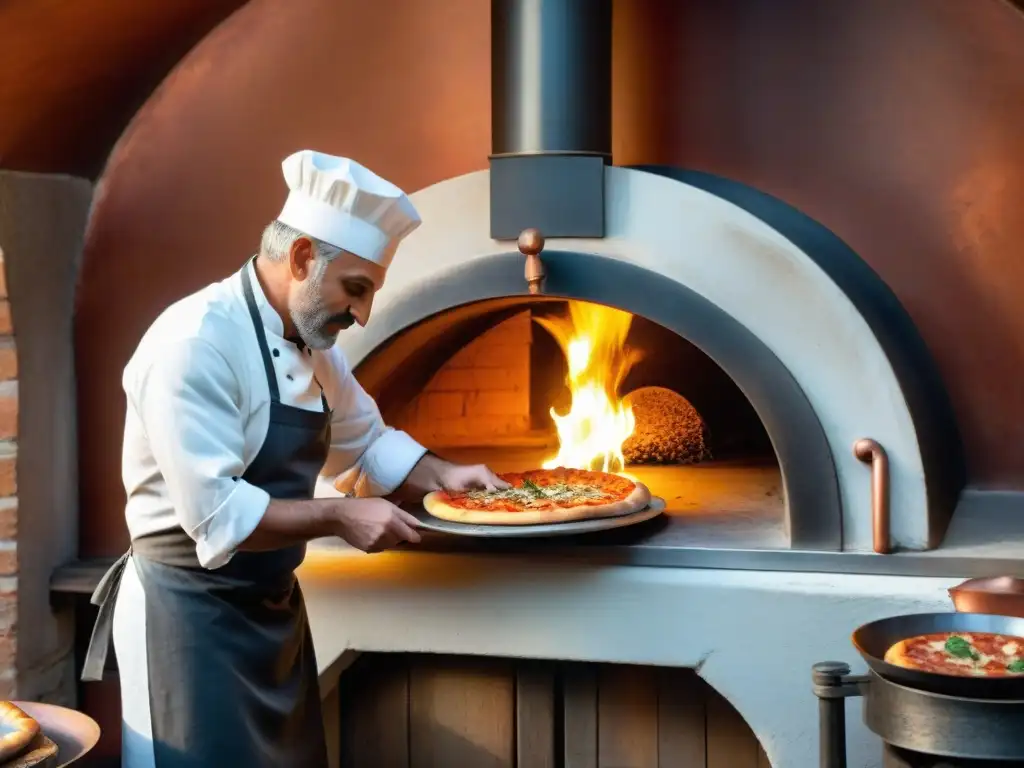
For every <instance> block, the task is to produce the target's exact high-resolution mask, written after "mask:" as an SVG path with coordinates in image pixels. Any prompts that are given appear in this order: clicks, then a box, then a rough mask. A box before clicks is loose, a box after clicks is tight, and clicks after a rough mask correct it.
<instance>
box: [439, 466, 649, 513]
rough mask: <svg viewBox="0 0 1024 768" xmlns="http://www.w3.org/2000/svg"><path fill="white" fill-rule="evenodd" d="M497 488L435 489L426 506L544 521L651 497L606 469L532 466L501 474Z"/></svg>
mask: <svg viewBox="0 0 1024 768" xmlns="http://www.w3.org/2000/svg"><path fill="white" fill-rule="evenodd" d="M498 476H499V477H500V478H501V479H502V480H504V481H505V482H506V483H508V484H509V485H511V486H512V487H511V488H507V489H504V490H499V491H484V490H474V491H461V492H453V491H443V490H442V491H434V492H433V493H428V494H427V496H426V497H425V498H424V499H423V506H424V508H425V509H426V510H427V512H429V513H430V514H431V515H433V516H434V517H437V518H440V519H441V520H450V521H452V522H456V523H468V524H471V525H544V524H546V523H565V522H569V521H573V520H589V519H592V518H598V517H617V516H619V515H628V514H630V513H633V512H639V511H640V510H641V509H643V508H644V507H646V506H647V505H648V504H650V502H651V492H650V491H649V490H647V486H645V485H643V484H642V483H636V482H633V481H632V480H629V479H627V478H625V477H619V476H618V475H613V474H610V473H608V472H593V471H590V470H583V469H564V468H562V467H559V468H558V469H534V470H531V471H529V472H510V473H504V474H499V475H498Z"/></svg>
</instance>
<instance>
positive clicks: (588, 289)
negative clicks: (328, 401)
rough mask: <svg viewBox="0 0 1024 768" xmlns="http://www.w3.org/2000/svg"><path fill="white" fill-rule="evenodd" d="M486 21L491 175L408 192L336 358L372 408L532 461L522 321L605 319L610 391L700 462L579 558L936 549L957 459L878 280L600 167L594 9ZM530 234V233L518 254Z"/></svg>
mask: <svg viewBox="0 0 1024 768" xmlns="http://www.w3.org/2000/svg"><path fill="white" fill-rule="evenodd" d="M492 26H493V34H492V37H493V40H492V57H493V62H492V67H493V74H492V83H493V87H492V90H493V98H492V111H493V115H492V126H493V128H492V130H493V154H492V157H491V169H490V171H488V172H479V173H472V174H468V175H466V176H463V177H460V178H456V179H450V180H448V181H445V182H442V183H440V184H437V185H435V186H433V187H430V188H428V189H426V190H423V191H421V192H419V193H417V194H416V195H415V196H414V198H415V203H416V205H417V207H418V209H419V210H420V211H421V214H422V217H423V220H424V224H423V226H421V227H420V228H419V229H418V230H417V231H416V232H415V233H413V235H412V236H411V237H410V238H408V240H407V241H406V242H405V243H404V244H403V246H402V248H401V250H400V253H399V256H400V258H401V259H402V264H403V268H402V269H401V270H399V271H396V272H395V274H393V275H392V276H390V278H389V280H388V283H387V284H386V285H385V287H384V289H383V290H382V291H381V292H380V294H379V295H378V297H377V298H376V300H375V305H374V320H373V323H371V324H370V325H369V326H368V327H367V328H366V329H360V330H358V331H353V332H350V333H346V334H345V336H344V338H342V340H341V342H340V343H341V344H342V346H343V348H344V349H345V352H346V353H347V355H348V358H349V360H350V362H351V364H352V365H353V366H356V371H357V376H358V377H359V379H360V381H361V382H362V383H363V385H364V386H365V387H366V389H367V390H368V391H369V392H370V393H371V394H372V395H374V396H375V397H376V398H377V400H378V403H379V404H380V405H381V408H382V411H383V412H384V414H385V415H386V416H388V417H389V418H390V420H391V421H392V422H397V423H398V425H400V426H403V427H406V428H408V429H409V431H411V432H412V433H413V434H414V435H416V436H417V437H420V438H421V439H422V440H423V442H424V443H425V444H427V445H428V446H429V447H431V448H433V449H436V450H438V451H439V452H440V453H442V454H447V455H449V456H452V457H453V458H459V459H463V460H465V459H467V458H468V459H472V460H479V461H487V462H489V463H491V464H494V465H495V466H496V467H497V468H498V469H499V470H500V469H510V470H511V469H525V468H530V467H531V466H536V464H537V462H538V460H539V459H540V458H541V457H542V456H543V455H544V453H545V452H546V451H548V452H550V449H551V447H552V446H551V440H550V430H548V434H547V435H545V434H544V428H545V426H548V427H549V426H550V419H549V418H547V419H546V417H545V411H546V409H547V408H548V407H549V406H550V405H551V403H552V401H553V400H554V397H553V395H552V393H553V392H555V391H557V383H558V373H557V370H558V369H557V366H552V365H550V364H546V363H548V362H550V359H551V358H558V357H559V356H560V352H559V351H558V350H557V348H552V345H551V344H550V341H547V342H546V341H545V340H546V335H545V334H544V332H543V331H540V330H539V328H540V327H539V326H537V325H536V324H535V323H531V322H530V319H531V318H533V319H536V317H537V315H539V314H543V313H545V312H557V311H559V310H558V305H559V304H563V305H564V303H565V302H566V301H575V302H581V301H582V302H591V303H596V304H601V305H606V306H609V307H615V308H617V309H619V310H624V311H626V312H628V313H631V314H632V315H633V317H634V320H633V327H632V329H631V336H630V337H629V339H628V343H629V344H631V345H632V346H634V347H637V348H639V349H641V350H642V351H643V353H644V358H643V361H642V362H641V364H639V365H638V366H637V367H636V368H634V370H633V371H632V372H631V373H632V375H633V378H632V380H631V379H630V378H628V377H627V379H626V380H625V381H624V382H622V388H623V389H624V390H627V391H628V390H629V389H631V388H635V387H639V386H650V385H654V386H661V387H665V388H667V389H669V390H673V391H675V392H677V393H678V394H680V395H682V396H684V397H686V398H687V399H688V400H689V401H690V402H691V403H693V404H694V405H695V406H696V408H697V410H698V411H699V412H700V413H701V415H702V416H703V417H704V419H705V420H706V421H707V423H708V426H709V428H710V448H711V455H712V460H711V461H705V462H700V463H698V464H695V465H693V466H688V467H684V468H679V467H673V468H668V467H659V468H657V469H650V468H636V467H634V468H632V469H631V470H630V471H631V472H632V473H633V474H635V475H637V476H638V477H640V478H641V479H643V480H645V481H649V484H650V485H651V487H652V489H653V491H654V493H655V494H657V495H661V496H664V497H666V499H667V500H668V503H669V515H668V516H667V521H665V520H663V521H652V522H651V524H650V525H648V526H646V527H645V528H644V529H643V530H630V531H623V532H621V533H617V534H614V535H608V536H604V537H598V538H595V539H591V540H588V541H591V542H592V543H597V544H609V545H617V544H630V545H633V547H634V548H635V550H636V552H635V554H638V555H639V554H640V553H641V552H643V553H652V554H651V557H655V558H662V560H659V562H662V561H663V558H664V556H665V555H666V552H667V551H668V550H671V551H673V552H674V553H675V554H676V555H678V554H679V552H680V551H683V550H687V551H697V550H707V549H727V548H728V549H735V550H756V551H772V550H776V551H777V550H801V551H805V552H872V551H874V552H875V553H878V554H889V553H890V552H892V551H894V550H905V551H922V550H929V549H934V548H936V547H937V546H938V545H939V544H940V543H941V542H942V541H943V537H944V536H945V534H946V531H947V526H948V524H949V521H950V519H951V518H952V516H953V512H954V509H955V508H956V505H957V503H958V500H959V498H960V492H961V490H962V487H963V483H964V477H965V470H964V464H963V457H962V452H961V447H960V442H959V437H958V434H957V430H956V426H955V423H954V421H953V417H952V413H951V409H950V407H949V404H948V401H947V398H946V394H945V391H944V389H943V385H942V382H941V380H940V379H939V376H938V374H937V372H936V369H935V366H934V364H933V362H932V360H931V358H930V356H929V353H928V350H927V349H926V348H925V346H924V343H923V341H922V340H921V338H920V336H919V334H918V333H917V331H916V329H915V327H914V324H913V322H912V321H911V319H910V317H909V316H908V315H907V313H906V312H905V310H904V309H903V308H902V307H901V305H900V304H899V302H898V300H897V299H896V298H895V296H894V295H893V294H892V293H891V291H890V290H889V289H888V288H887V286H886V285H885V284H884V283H883V282H882V281H881V279H880V278H879V277H878V276H877V275H876V274H875V273H874V272H873V271H872V270H871V269H870V268H869V267H868V266H867V265H866V264H865V263H864V262H863V261H862V260H861V259H860V258H859V257H858V256H857V254H856V253H854V252H853V251H852V250H851V249H850V248H849V247H847V246H846V245H845V244H844V243H843V242H842V241H841V240H840V239H839V238H838V237H836V236H835V235H834V234H832V233H831V232H829V231H828V230H827V229H826V228H825V227H824V226H822V225H820V224H818V223H817V222H815V221H813V220H811V219H809V218H808V217H806V216H804V215H803V214H801V213H800V212H799V211H797V210H795V209H793V208H791V207H790V206H788V205H786V204H785V203H783V202H781V201H779V200H776V199H773V198H770V197H768V196H767V195H763V194H761V193H759V192H758V191H756V190H753V189H751V188H749V187H746V186H744V185H742V184H738V183H736V182H732V181H729V180H727V179H722V178H717V177H712V176H709V175H706V174H700V173H694V172H683V171H679V170H676V169H672V168H665V167H644V168H620V167H614V166H612V165H610V159H611V158H610V146H611V144H610V135H611V129H610V93H611V84H610V56H611V53H610V34H611V33H610V29H611V9H610V5H609V4H606V3H600V4H598V5H597V6H593V7H590V6H588V9H587V13H583V12H582V10H581V8H579V7H577V6H576V4H574V3H571V2H568V3H551V4H545V3H527V2H522V3H519V2H495V3H494V5H493V9H492ZM531 62H532V63H531ZM538 62H540V63H539V64H538ZM531 230H535V231H539V233H540V235H541V237H534V238H533V239H532V241H531V242H526V241H525V240H524V241H523V242H522V243H521V247H520V248H518V249H517V247H516V244H515V241H516V240H517V238H519V237H520V235H521V234H522V233H523V232H528V231H531ZM545 237H546V238H547V241H546V243H545V240H544V238H545ZM524 257H526V258H524ZM485 332H486V333H487V336H485V337H484V338H480V339H479V340H477V341H475V342H474V340H476V339H477V338H478V337H479V336H480V335H481V334H483V333H485ZM545 344H546V348H545ZM488 347H492V349H490V350H488ZM474 350H475V351H474ZM553 369H554V370H555V371H556V372H555V374H554V375H552V370H553ZM553 380H554V384H555V389H553V388H552V381H553ZM620 394H626V392H625V391H624V392H621V393H620Z"/></svg>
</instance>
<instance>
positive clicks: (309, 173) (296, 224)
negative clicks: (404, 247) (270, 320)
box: [277, 149, 420, 268]
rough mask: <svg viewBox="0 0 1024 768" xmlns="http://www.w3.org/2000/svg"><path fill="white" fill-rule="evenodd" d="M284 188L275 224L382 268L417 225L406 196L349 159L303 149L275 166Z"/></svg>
mask: <svg viewBox="0 0 1024 768" xmlns="http://www.w3.org/2000/svg"><path fill="white" fill-rule="evenodd" d="M281 168H282V169H283V171H284V179H285V182H286V183H287V184H288V189H289V190H290V192H289V194H288V199H287V200H286V201H285V204H284V208H283V209H282V210H281V213H280V215H279V216H278V217H277V220H278V221H280V222H281V223H282V224H287V225H288V226H289V227H293V228H294V229H297V230H299V231H300V232H304V233H305V234H307V235H309V236H310V237H315V238H317V239H318V240H322V241H323V242H325V243H329V244H331V245H333V246H335V247H337V248H341V249H343V250H346V251H349V252H351V253H354V254H355V255H356V256H359V257H361V258H364V259H366V260H367V261H372V262H375V263H377V264H380V265H381V266H383V267H385V268H387V266H388V265H389V264H390V263H391V259H392V258H393V257H394V255H395V249H396V248H397V247H398V244H399V243H400V242H401V240H402V238H404V237H405V236H406V235H408V234H409V233H410V232H412V231H413V230H414V229H416V227H418V226H419V225H420V217H419V214H418V213H417V212H416V209H415V208H414V207H413V204H412V202H410V200H409V198H408V197H407V196H406V194H405V193H404V192H403V191H402V190H400V189H399V188H398V187H396V186H395V185H394V184H392V183H391V182H389V181H385V180H384V179H382V178H381V177H380V176H378V175H377V174H375V173H374V172H373V171H371V170H369V169H368V168H364V167H363V166H361V165H360V164H359V163H357V162H356V161H355V160H349V159H348V158H346V157H333V156H332V155H325V154H322V153H320V152H314V151H313V150H309V149H304V150H302V151H301V152H296V153H295V154H294V155H291V156H290V157H288V158H286V159H285V161H284V162H283V163H281Z"/></svg>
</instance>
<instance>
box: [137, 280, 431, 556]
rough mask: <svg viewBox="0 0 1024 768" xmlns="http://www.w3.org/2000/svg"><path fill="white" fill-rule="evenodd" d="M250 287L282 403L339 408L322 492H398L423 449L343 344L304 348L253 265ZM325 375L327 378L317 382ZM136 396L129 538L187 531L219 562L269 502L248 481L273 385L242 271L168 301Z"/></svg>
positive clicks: (141, 356)
mask: <svg viewBox="0 0 1024 768" xmlns="http://www.w3.org/2000/svg"><path fill="white" fill-rule="evenodd" d="M245 269H248V270H250V277H251V278H252V285H253V293H254V295H255V298H256V303H257V305H258V307H259V311H260V316H261V318H262V320H263V326H264V329H265V331H266V335H267V345H268V346H269V348H270V350H271V355H272V360H273V363H274V372H275V374H276V375H277V386H278V389H279V391H280V397H281V402H282V403H283V404H285V405H292V406H297V407H299V408H304V409H307V410H312V411H319V410H321V409H322V408H323V405H322V403H321V400H320V385H322V386H323V392H324V394H325V395H326V397H327V402H328V404H329V405H330V407H331V408H332V409H333V411H334V416H333V418H332V420H331V449H330V453H329V456H328V459H327V463H326V465H325V467H324V473H323V476H322V477H321V478H320V481H319V482H318V483H317V494H316V495H317V496H329V495H340V494H339V493H338V492H337V491H336V490H335V489H334V484H333V483H334V480H335V479H336V478H337V477H338V476H339V475H341V476H342V478H343V482H344V486H345V487H346V488H347V489H350V490H352V491H353V492H354V493H356V494H357V495H360V496H371V495H372V496H382V495H386V494H388V493H390V492H392V491H394V490H395V489H396V488H397V487H398V486H399V485H400V484H401V483H402V481H403V480H405V478H406V476H408V474H409V472H410V471H411V470H412V468H413V466H415V464H416V463H417V462H418V461H419V460H420V459H421V458H422V457H423V455H424V453H426V449H425V448H424V447H423V446H421V445H420V444H419V443H417V442H416V441H415V440H413V439H412V438H411V437H410V436H409V435H407V434H406V433H404V432H399V431H397V430H394V429H390V428H388V427H386V426H385V425H384V423H383V421H382V420H381V416H380V411H379V410H378V409H377V405H376V403H374V402H373V399H372V398H370V396H369V395H367V394H366V391H365V390H364V389H363V388H362V387H361V386H360V385H359V382H357V381H356V379H355V377H354V376H353V375H352V372H351V370H350V369H349V366H348V363H347V362H346V360H345V357H344V355H343V354H342V352H341V350H340V349H338V348H337V347H334V348H332V349H330V350H327V351H325V352H319V351H312V350H309V349H304V350H300V349H299V347H298V346H297V345H295V344H293V343H291V342H289V341H286V340H285V339H284V337H283V335H282V334H283V333H284V324H283V323H282V321H281V318H280V316H279V315H278V314H277V312H276V311H275V310H274V309H273V308H272V307H271V306H270V304H269V303H268V302H267V300H266V297H265V295H264V294H263V291H262V289H261V288H260V284H259V281H258V280H257V279H256V275H255V270H254V268H253V265H252V263H251V262H250V263H249V264H248V265H247V266H246V267H245ZM318 382H319V383H318ZM123 384H124V390H125V393H126V394H127V396H128V411H127V416H126V419H125V432H124V450H123V456H122V476H123V479H124V483H125V490H126V491H127V493H128V504H127V509H126V517H127V522H128V530H129V531H130V533H131V535H132V538H136V537H138V536H141V535H143V534H147V533H154V532H158V531H164V530H170V529H173V528H174V527H175V526H181V527H182V528H184V530H185V531H186V532H187V533H188V534H189V535H190V536H191V537H192V538H193V539H195V542H196V553H197V555H198V557H199V562H200V563H201V564H202V565H203V566H205V567H207V568H216V567H219V566H221V565H223V564H225V563H226V562H228V561H229V560H230V559H231V556H232V555H233V554H234V552H235V549H236V548H237V547H238V545H239V544H240V543H241V542H242V541H244V540H245V539H246V538H247V537H248V536H249V534H250V533H252V531H253V530H254V529H255V528H256V525H257V524H258V523H259V521H260V518H261V517H262V516H263V513H264V512H265V510H266V508H267V504H268V503H269V501H270V498H269V496H268V495H267V493H266V492H265V491H263V490H261V489H259V488H256V487H255V486H252V485H250V484H249V483H247V482H245V481H244V480H242V479H241V478H242V475H243V473H244V472H245V470H246V468H247V467H248V466H249V464H250V463H251V462H252V461H253V459H255V457H256V454H257V453H258V452H259V450H260V447H261V446H262V444H263V439H264V437H265V436H266V433H267V425H268V423H269V414H270V392H269V388H268V386H267V378H266V373H265V369H264V366H263V359H262V357H261V355H260V349H259V344H258V342H257V340H256V333H255V330H254V328H253V325H252V320H251V317H250V314H249V310H248V307H247V306H246V303H245V296H244V294H243V292H242V280H241V274H240V273H235V274H234V275H232V276H231V277H229V278H227V279H226V280H223V281H221V282H219V283H215V284H213V285H211V286H209V287H207V288H204V289H203V290H201V291H199V292H198V293H195V294H193V295H191V296H189V297H187V298H185V299H183V300H181V301H179V302H177V303H175V304H173V305H172V306H171V307H169V308H168V309H167V310H166V311H165V312H164V313H163V314H161V315H160V317H158V318H157V320H156V321H155V322H154V323H153V325H152V326H151V327H150V329H149V330H148V331H147V332H146V334H145V336H143V338H142V341H141V342H140V344H139V346H138V349H137V350H136V351H135V354H134V355H132V358H131V360H129V362H128V365H127V367H126V368H125V370H124V378H123Z"/></svg>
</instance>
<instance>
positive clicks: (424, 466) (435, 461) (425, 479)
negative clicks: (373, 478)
mask: <svg viewBox="0 0 1024 768" xmlns="http://www.w3.org/2000/svg"><path fill="white" fill-rule="evenodd" d="M447 466H448V462H446V461H445V460H444V459H441V458H439V457H437V456H435V455H434V454H432V453H425V454H423V457H422V458H421V459H420V460H419V461H418V462H416V466H414V467H413V468H412V471H411V472H410V473H409V474H408V476H407V477H406V478H405V480H404V481H403V482H402V484H401V485H400V486H398V488H397V489H396V490H395V492H394V494H392V495H393V496H395V497H398V498H400V499H402V500H403V501H411V500H416V501H419V500H420V499H422V498H423V497H424V496H425V495H426V494H428V493H430V492H431V491H436V490H438V489H439V488H440V487H441V477H442V475H443V471H444V468H445V467H447Z"/></svg>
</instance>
